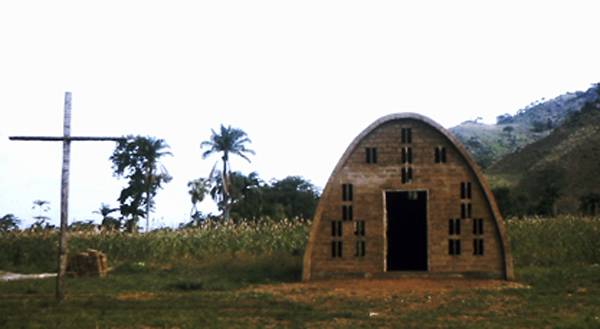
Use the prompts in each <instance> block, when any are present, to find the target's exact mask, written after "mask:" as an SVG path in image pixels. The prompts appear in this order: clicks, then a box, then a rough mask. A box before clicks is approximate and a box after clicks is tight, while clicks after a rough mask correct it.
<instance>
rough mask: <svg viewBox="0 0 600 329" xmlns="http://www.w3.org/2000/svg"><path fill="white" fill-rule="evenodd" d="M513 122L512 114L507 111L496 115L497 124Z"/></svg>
mask: <svg viewBox="0 0 600 329" xmlns="http://www.w3.org/2000/svg"><path fill="white" fill-rule="evenodd" d="M513 122H514V119H513V117H512V115H510V114H508V113H505V114H501V115H499V116H497V117H496V124H498V125H503V124H511V123H513Z"/></svg>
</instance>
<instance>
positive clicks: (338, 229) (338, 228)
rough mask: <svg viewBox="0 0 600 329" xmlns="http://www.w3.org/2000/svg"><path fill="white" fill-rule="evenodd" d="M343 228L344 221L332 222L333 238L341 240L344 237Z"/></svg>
mask: <svg viewBox="0 0 600 329" xmlns="http://www.w3.org/2000/svg"><path fill="white" fill-rule="evenodd" d="M342 227H343V226H342V221H339V220H333V221H331V236H332V237H340V238H341V237H342V236H343V231H342Z"/></svg>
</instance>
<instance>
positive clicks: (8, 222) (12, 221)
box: [0, 214, 21, 233]
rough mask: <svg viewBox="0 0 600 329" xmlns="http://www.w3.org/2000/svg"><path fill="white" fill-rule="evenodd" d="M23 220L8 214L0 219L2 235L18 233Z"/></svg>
mask: <svg viewBox="0 0 600 329" xmlns="http://www.w3.org/2000/svg"><path fill="white" fill-rule="evenodd" d="M20 223H21V220H20V219H18V218H17V217H16V216H15V215H13V214H6V215H4V216H2V218H0V233H5V232H10V231H16V230H18V229H19V224H20Z"/></svg>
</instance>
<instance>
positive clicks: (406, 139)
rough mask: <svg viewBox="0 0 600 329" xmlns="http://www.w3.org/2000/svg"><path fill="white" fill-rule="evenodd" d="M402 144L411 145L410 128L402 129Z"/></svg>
mask: <svg viewBox="0 0 600 329" xmlns="http://www.w3.org/2000/svg"><path fill="white" fill-rule="evenodd" d="M401 132H402V144H410V143H412V129H411V128H402V129H401Z"/></svg>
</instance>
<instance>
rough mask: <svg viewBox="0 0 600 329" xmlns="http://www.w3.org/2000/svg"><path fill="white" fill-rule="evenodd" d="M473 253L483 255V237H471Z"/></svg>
mask: <svg viewBox="0 0 600 329" xmlns="http://www.w3.org/2000/svg"><path fill="white" fill-rule="evenodd" d="M473 255H476V256H483V239H473Z"/></svg>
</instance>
